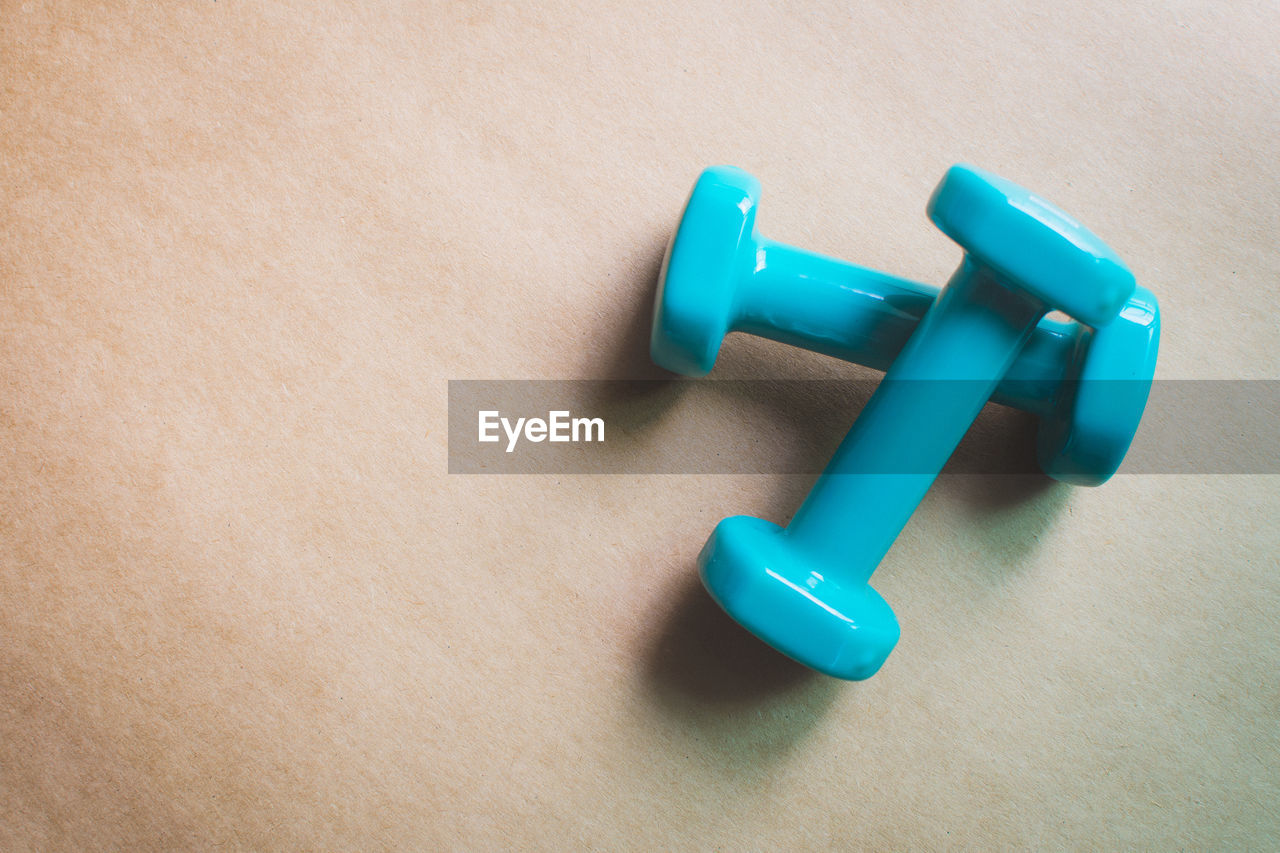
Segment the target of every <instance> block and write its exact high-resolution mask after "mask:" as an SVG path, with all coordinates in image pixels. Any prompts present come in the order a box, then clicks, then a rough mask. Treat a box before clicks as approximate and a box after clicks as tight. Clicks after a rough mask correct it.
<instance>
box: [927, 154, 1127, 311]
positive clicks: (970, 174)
mask: <svg viewBox="0 0 1280 853" xmlns="http://www.w3.org/2000/svg"><path fill="white" fill-rule="evenodd" d="M928 213H929V218H930V219H932V220H933V222H934V224H935V225H937V226H938V228H939V229H941V231H942V232H943V233H944V234H946V235H947V236H948V237H950V238H951V239H952V240H955V241H956V242H957V243H959V244H960V245H961V246H962V247H963V248H964V249H965V250H966V251H967V252H968V253H969V255H970V257H972V258H973V259H974V260H976V261H978V262H980V263H982V264H984V265H985V266H988V267H990V268H991V269H993V270H995V271H996V272H997V273H1000V274H1001V275H1002V277H1003V278H1005V279H1006V280H1007V281H1008V283H1009V284H1010V285H1011V286H1016V287H1018V288H1020V289H1023V290H1026V291H1027V292H1029V293H1031V294H1032V295H1033V296H1035V297H1037V298H1038V299H1040V300H1041V301H1043V302H1045V303H1046V304H1047V305H1049V307H1051V308H1056V309H1058V310H1060V311H1063V312H1064V313H1066V314H1069V315H1070V316H1072V317H1074V318H1075V319H1077V320H1079V321H1081V322H1082V323H1085V324H1086V325H1089V326H1094V327H1098V326H1103V325H1106V324H1107V323H1109V322H1110V321H1111V320H1112V319H1113V318H1114V317H1115V316H1116V314H1118V313H1119V311H1120V309H1121V307H1122V306H1123V305H1124V304H1125V302H1126V301H1127V300H1128V299H1129V297H1130V296H1131V295H1132V293H1133V288H1134V277H1133V273H1132V272H1130V271H1129V268H1128V267H1127V266H1125V263H1124V261H1122V260H1120V257H1119V256H1118V255H1117V254H1116V253H1115V252H1114V251H1112V249H1111V248H1110V247H1109V246H1107V244H1106V243H1104V242H1102V240H1101V239H1099V238H1098V237H1097V236H1096V235H1094V233H1093V232H1091V231H1089V230H1088V229H1087V228H1085V227H1084V226H1083V225H1081V224H1080V223H1078V222H1076V221H1075V220H1074V219H1072V218H1071V217H1070V216H1068V215H1067V214H1066V213H1063V212H1062V211H1061V210H1059V209H1058V208H1057V207H1056V206H1054V205H1053V204H1050V203H1049V202H1047V201H1045V200H1044V199H1042V198H1040V197H1039V196H1037V195H1036V194H1034V193H1032V192H1030V191H1029V190H1026V189H1024V188H1022V187H1020V186H1018V185H1017V184H1015V183H1013V182H1012V181H1007V180H1005V179H1004V178H1001V177H999V176H997V175H993V174H991V173H989V172H985V171H983V170H981V169H977V168H974V167H973V166H969V165H965V164H959V165H955V166H952V167H951V168H950V169H949V170H948V171H947V174H946V176H944V177H943V179H942V181H941V182H940V183H939V184H938V186H937V188H936V189H935V190H934V191H933V195H932V197H931V198H930V199H929V205H928Z"/></svg>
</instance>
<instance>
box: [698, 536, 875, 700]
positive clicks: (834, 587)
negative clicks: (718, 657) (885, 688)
mask: <svg viewBox="0 0 1280 853" xmlns="http://www.w3.org/2000/svg"><path fill="white" fill-rule="evenodd" d="M698 565H699V569H700V572H701V575H702V582H703V584H704V585H705V586H706V588H707V591H708V592H709V593H711V597H712V598H714V599H715V601H716V602H717V603H718V604H719V605H720V606H721V607H723V608H724V610H725V612H727V613H728V614H729V615H730V616H732V617H733V618H734V619H735V620H737V622H738V623H739V624H741V625H742V626H743V627H744V628H746V629H747V630H749V631H750V632H751V633H753V634H755V635H756V636H757V637H759V638H760V639H762V640H764V641H765V642H766V643H768V644H769V645H771V646H773V647H774V648H775V649H777V650H778V651H780V652H782V653H783V654H785V655H787V656H789V657H791V658H794V659H795V660H797V661H799V662H800V663H803V664H805V665H806V666H809V667H811V668H813V669H816V670H818V671H819V672H823V673H826V674H827V675H832V676H835V677H836V678H843V679H846V680H850V681H860V680H862V679H865V678H870V677H871V676H872V675H875V673H876V671H877V670H879V669H880V667H881V665H882V664H883V663H884V661H885V659H886V658H887V657H888V656H889V653H890V652H891V651H893V647H894V645H895V644H897V642H898V635H899V628H898V620H897V619H896V618H895V617H894V615H893V611H892V610H891V609H890V608H889V605H888V604H886V603H885V601H884V599H883V598H881V597H880V595H879V594H878V593H877V592H876V591H875V590H873V589H872V588H871V587H870V586H868V585H866V584H859V585H858V586H856V587H842V586H840V584H839V583H837V582H835V581H834V580H830V579H826V578H824V576H823V575H822V574H821V573H819V572H818V571H814V568H815V567H813V566H811V565H809V562H808V561H807V560H806V559H804V558H803V556H802V555H800V554H798V553H797V552H796V549H795V548H794V547H793V546H792V544H791V542H789V541H788V539H787V536H786V532H785V531H784V530H782V529H781V528H779V527H778V526H777V525H775V524H772V523H770V522H768V521H763V520H761V519H758V518H751V517H749V516H734V517H732V518H726V519H725V520H723V521H721V522H720V524H719V525H717V526H716V529H715V531H714V532H713V533H712V534H711V538H710V539H708V540H707V544H706V546H705V547H703V549H702V553H701V554H700V555H699V556H698Z"/></svg>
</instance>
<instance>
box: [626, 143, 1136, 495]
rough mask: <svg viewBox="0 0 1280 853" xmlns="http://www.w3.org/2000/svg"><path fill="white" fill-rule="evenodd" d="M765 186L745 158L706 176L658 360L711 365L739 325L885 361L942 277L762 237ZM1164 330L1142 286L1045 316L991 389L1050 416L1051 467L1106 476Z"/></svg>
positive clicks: (871, 363) (663, 281) (1081, 475)
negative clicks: (1112, 307) (1093, 310)
mask: <svg viewBox="0 0 1280 853" xmlns="http://www.w3.org/2000/svg"><path fill="white" fill-rule="evenodd" d="M759 199H760V184H759V182H758V181H757V180H756V179H755V178H753V177H752V176H751V175H749V174H747V173H746V172H744V171H742V170H741V169H735V168H733V167H731V166H718V167H714V168H711V169H707V170H706V171H705V172H703V173H702V175H701V177H699V178H698V181H697V183H696V184H695V185H694V188H693V191H692V193H691V194H690V196H689V200H688V202H687V203H686V205H685V209H684V213H683V215H682V216H681V218H680V224H679V226H678V227H677V229H676V232H675V235H674V236H673V237H672V240H671V243H670V245H669V247H668V249H667V257H666V261H665V262H664V264H663V269H662V275H661V277H660V281H659V288H658V296H657V300H656V306H655V311H654V320H653V331H652V336H651V341H650V350H651V352H652V354H653V359H654V361H655V362H657V363H658V364H660V365H661V366H663V367H666V368H667V369H669V370H673V371H675V372H677V373H682V374H685V375H687V376H702V375H704V374H705V373H707V372H708V371H710V370H711V367H712V365H713V364H714V363H715V359H716V355H717V353H718V352H719V350H720V344H721V341H722V340H723V339H724V336H725V335H726V334H727V333H728V332H730V331H742V332H747V333H750V334H755V335H760V336H762V337H766V338H771V339H773V340H778V341H782V342H783V343H788V344H792V345H795V346H799V347H804V348H806V349H811V350H815V351H817V352H821V353H825V354H827V355H832V356H835V357H837V358H842V359H845V360H846V361H852V362H856V363H858V364H863V365H866V366H868V367H873V368H876V369H878V370H887V369H888V367H889V365H890V364H891V363H892V362H893V359H894V358H895V356H897V354H898V352H899V351H900V350H901V349H902V347H903V346H904V345H905V344H906V342H907V338H908V337H910V335H911V333H912V331H913V330H914V329H915V327H916V324H917V323H919V321H920V318H921V317H923V316H924V314H925V312H926V311H927V310H928V309H929V306H931V305H932V304H933V302H934V300H935V299H936V298H937V296H938V290H937V288H935V287H931V286H929V285H927V284H919V283H916V282H913V281H908V280H906V279H902V278H897V277H895V276H892V275H887V274H885V273H881V272H876V271H874V270H870V269H866V268H864V267H860V266H856V265H854V264H849V263H845V262H843V261H838V260H835V259H832V258H827V257H823V256H821V255H817V254H814V253H811V252H806V251H804V250H802V249H797V248H793V247H791V246H786V245H784V244H782V243H777V242H774V241H772V240H767V239H764V238H762V237H760V236H759V234H757V233H756V231H755V215H756V207H757V205H758V203H759ZM1159 341H1160V312H1159V306H1158V304H1157V302H1156V298H1155V296H1153V295H1152V294H1151V293H1150V292H1149V291H1147V290H1144V289H1142V288H1137V289H1136V290H1135V291H1134V294H1133V296H1132V297H1130V299H1129V301H1128V303H1127V304H1126V305H1125V306H1124V308H1123V309H1122V310H1121V312H1120V317H1119V318H1118V319H1117V320H1116V322H1114V323H1111V324H1109V325H1107V326H1105V327H1102V328H1100V329H1091V328H1088V327H1086V326H1084V325H1082V324H1080V323H1076V322H1059V321H1056V320H1053V319H1049V318H1045V319H1043V320H1041V321H1040V323H1039V324H1038V325H1037V326H1036V329H1035V331H1034V332H1033V333H1032V336H1031V339H1030V340H1029V341H1028V343H1027V345H1026V346H1025V347H1024V348H1023V350H1022V352H1021V353H1019V355H1018V358H1017V360H1016V361H1015V362H1014V364H1013V365H1012V367H1011V368H1010V370H1009V372H1008V374H1007V375H1006V376H1005V378H1004V379H1003V381H1002V382H1001V384H1000V385H999V386H998V387H997V388H996V391H995V393H994V394H993V396H992V399H994V400H995V401H996V402H997V403H1003V404H1005V405H1009V406H1014V407H1016V408H1019V409H1023V410H1025V411H1028V412H1031V413H1033V414H1035V415H1037V416H1038V417H1039V418H1040V420H1041V426H1040V431H1039V435H1038V451H1039V459H1040V465H1041V468H1042V469H1043V470H1044V471H1045V473H1047V474H1049V475H1050V476H1052V477H1055V478H1057V479H1059V480H1063V481H1065V482H1070V483H1074V484H1077V485H1098V484H1099V483H1102V482H1104V481H1106V480H1107V478H1109V477H1110V476H1111V475H1112V474H1114V473H1115V471H1116V469H1117V468H1119V466H1120V463H1121V461H1122V460H1123V459H1124V455H1125V453H1126V452H1127V451H1128V449H1129V445H1130V443H1131V442H1132V441H1133V436H1134V433H1135V432H1136V431H1137V428H1138V422H1139V421H1140V420H1141V418H1142V412H1143V409H1144V408H1145V406H1146V402H1147V395H1148V392H1149V391H1150V388H1151V378H1152V376H1153V374H1154V372H1155V364H1156V353H1157V351H1158V348H1159Z"/></svg>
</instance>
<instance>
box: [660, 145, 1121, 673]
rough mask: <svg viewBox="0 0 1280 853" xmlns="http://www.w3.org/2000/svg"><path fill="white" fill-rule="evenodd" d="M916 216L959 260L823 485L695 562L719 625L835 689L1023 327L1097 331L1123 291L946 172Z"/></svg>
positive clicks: (740, 529)
mask: <svg viewBox="0 0 1280 853" xmlns="http://www.w3.org/2000/svg"><path fill="white" fill-rule="evenodd" d="M928 211H929V216H930V218H931V219H932V220H933V221H934V223H935V224H936V225H937V226H938V227H939V228H940V229H941V230H942V231H943V233H945V234H947V235H948V236H949V237H951V238H952V239H953V240H955V241H956V242H957V243H959V244H960V245H961V246H962V247H964V248H965V249H966V255H965V258H964V260H963V261H962V263H961V264H960V268H959V269H958V270H957V271H956V273H955V275H953V276H952V278H951V281H950V282H948V284H947V286H946V287H945V288H943V290H942V292H941V293H940V294H939V295H938V298H937V299H936V300H935V301H934V303H933V304H932V306H930V308H929V310H928V311H927V312H926V313H925V316H924V318H923V319H922V320H921V321H920V323H919V325H918V326H917V327H916V329H915V331H914V332H913V333H912V334H911V337H910V338H909V340H908V341H907V343H906V345H905V346H904V347H903V348H902V351H901V352H900V353H899V354H898V356H897V358H896V359H895V360H894V362H893V364H892V365H891V366H890V368H889V370H888V372H887V373H886V375H885V377H884V380H883V381H882V382H881V384H880V386H879V387H878V388H877V389H876V391H875V393H874V394H872V396H871V399H869V400H868V401H867V404H866V406H865V407H864V408H863V410H862V412H861V413H860V414H859V416H858V419H857V420H856V421H855V422H854V424H853V427H852V428H851V429H850V430H849V434H848V435H847V436H846V437H845V439H844V441H843V442H842V443H841V445H840V447H839V448H838V449H837V450H836V454H835V456H834V457H833V458H832V460H831V463H830V465H828V467H827V470H826V471H825V472H824V473H823V475H822V476H821V477H820V478H819V479H818V482H817V483H816V484H815V485H814V487H813V489H812V491H811V492H810V493H809V496H808V497H807V498H806V499H805V502H804V504H803V505H802V506H801V507H800V509H799V511H797V513H796V515H795V517H794V518H793V519H792V521H791V523H790V525H788V526H787V527H786V528H785V529H784V528H780V527H778V526H777V525H775V524H772V523H770V522H768V521H764V520H762V519H758V518H751V517H748V516H736V517H733V518H727V519H725V520H723V521H721V522H720V524H719V525H718V526H717V527H716V529H715V531H714V532H713V533H712V534H711V538H710V539H709V540H708V541H707V544H706V546H705V547H704V548H703V549H702V553H701V554H700V556H699V563H700V568H701V574H702V579H703V583H704V584H705V585H706V587H707V589H708V591H709V592H710V593H711V595H712V597H713V598H714V599H715V600H716V601H717V602H718V603H719V604H720V605H721V606H722V607H723V608H724V609H725V610H726V611H727V612H728V613H729V614H730V615H731V616H733V618H734V619H736V620H737V621H738V622H740V623H741V624H742V625H744V626H745V627H746V628H748V629H749V630H751V631H752V632H753V633H755V634H756V635H757V636H759V637H760V638H761V639H763V640H765V641H766V642H768V643H769V644H771V645H773V646H774V647H775V648H777V649H779V650H780V651H782V652H784V653H786V654H788V655H790V656H791V657H793V658H795V659H797V660H799V661H800V662H802V663H804V664H807V665H808V666H811V667H813V668H814V669H818V670H820V671H822V672H825V673H827V674H829V675H834V676H837V677H840V678H847V679H863V678H868V677H870V676H871V675H873V674H874V673H875V672H876V671H877V670H878V669H879V668H880V666H881V665H882V664H883V663H884V660H885V658H886V657H887V656H888V655H889V652H890V651H891V650H892V649H893V646H894V645H895V643H896V642H897V640H898V635H899V629H898V623H897V620H896V619H895V618H894V615H893V612H892V611H891V610H890V609H889V606H888V605H887V604H886V603H885V601H884V599H883V598H881V597H880V596H879V595H878V594H877V593H876V592H875V591H874V590H873V589H871V587H870V586H869V585H868V584H867V581H868V579H869V578H870V576H871V573H872V572H873V571H874V570H875V568H876V566H877V565H878V564H879V563H880V560H881V559H882V558H883V557H884V555H885V554H886V553H887V552H888V550H889V548H890V546H891V545H892V544H893V541H894V540H895V539H896V538H897V536H898V533H899V532H900V531H901V530H902V528H903V526H904V525H905V524H906V523H907V521H908V519H909V518H910V517H911V514H912V513H913V512H914V511H915V508H916V506H917V505H918V504H919V502H920V500H921V498H923V497H924V494H925V492H926V491H927V490H928V488H929V486H930V485H931V484H932V483H933V480H934V479H935V478H936V476H937V474H938V472H939V471H941V469H942V466H943V465H944V464H945V463H946V461H947V459H948V457H949V456H950V455H951V453H952V451H953V450H954V449H955V447H956V445H957V444H959V442H960V439H961V438H962V437H963V436H964V434H965V432H966V431H967V430H968V428H969V425H970V424H971V423H972V422H973V419H974V418H975V417H976V416H977V414H978V412H979V411H980V410H981V409H982V407H983V405H984V404H985V403H986V402H987V399H988V397H989V396H990V395H991V393H992V392H993V391H994V390H995V388H996V386H997V384H998V383H999V381H1000V379H1001V377H1003V376H1004V375H1005V373H1006V372H1007V371H1008V370H1009V368H1010V367H1011V366H1012V365H1013V363H1014V361H1015V359H1016V357H1017V355H1018V353H1019V351H1020V350H1021V349H1022V348H1023V346H1024V345H1025V344H1026V343H1027V341H1028V339H1029V338H1030V337H1031V335H1032V332H1033V331H1034V329H1035V328H1036V324H1037V323H1038V322H1039V321H1040V320H1041V319H1042V318H1043V317H1044V315H1045V314H1046V313H1047V312H1049V311H1051V310H1054V309H1057V310H1060V311H1063V312H1064V313H1066V314H1068V315H1069V316H1072V317H1075V318H1077V319H1078V320H1080V321H1081V322H1083V323H1085V324H1086V325H1088V326H1090V327H1093V328H1103V327H1105V326H1106V325H1107V324H1108V323H1109V322H1111V321H1112V320H1114V319H1115V318H1116V316H1117V315H1118V314H1119V312H1120V310H1121V309H1122V308H1123V307H1124V306H1125V304H1126V302H1128V300H1129V299H1130V297H1131V296H1132V295H1133V291H1134V279H1133V274H1132V273H1131V272H1130V271H1129V270H1128V268H1127V267H1125V265H1124V263H1123V262H1122V261H1121V260H1120V258H1119V257H1117V256H1116V255H1115V253H1114V252H1112V251H1111V250H1110V249H1109V248H1108V247H1107V246H1106V245H1104V244H1103V243H1102V241H1101V240H1099V239H1098V238H1097V237H1095V236H1094V235H1093V234H1092V233H1090V232H1089V231H1087V230H1086V229H1084V228H1083V227H1082V226H1080V225H1079V224H1078V223H1076V222H1075V221H1074V220H1072V219H1071V218H1069V217H1067V216H1066V215H1065V214H1063V213H1061V212H1060V211H1058V210H1057V208H1055V207H1053V206H1052V205H1050V204H1049V203H1047V202H1045V201H1043V200H1042V199H1040V198H1038V197H1037V196H1035V195H1033V194H1031V193H1029V192H1027V191H1026V190H1024V189H1022V188H1021V187H1018V186H1016V185H1015V184H1012V183H1010V182H1008V181H1005V180H1003V179H1001V178H998V177H996V176H994V175H990V174H987V173H984V172H981V171H979V170H977V169H973V168H971V167H967V166H953V167H952V168H951V169H950V170H949V171H948V172H947V175H946V176H945V177H944V178H943V180H942V182H941V183H940V184H939V185H938V187H937V189H936V190H935V191H934V193H933V196H932V197H931V198H930V200H929V206H928ZM673 262H674V258H673ZM869 472H876V473H869ZM882 472H889V473H882Z"/></svg>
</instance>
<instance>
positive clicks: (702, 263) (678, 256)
mask: <svg viewBox="0 0 1280 853" xmlns="http://www.w3.org/2000/svg"><path fill="white" fill-rule="evenodd" d="M759 198H760V182H759V181H757V180H756V179H755V178H754V177H752V176H751V175H749V174H747V173H746V172H744V171H743V170H741V169H737V168H734V167H733V166H714V167H712V168H710V169H706V170H705V171H703V173H702V175H700V176H699V177H698V180H697V182H696V183H695V184H694V185H693V190H692V192H690V193H689V200H688V201H687V202H686V203H685V208H684V213H683V214H682V215H681V217H680V225H679V227H678V228H677V229H676V233H675V234H674V235H673V236H672V237H671V242H670V243H669V244H668V245H667V253H666V257H665V258H663V261H662V272H661V273H660V274H659V276H658V294H657V299H656V305H657V309H656V312H655V315H654V323H653V331H652V334H651V335H650V340H649V349H650V352H651V354H652V356H653V359H654V361H655V362H657V363H658V364H660V365H662V366H663V367H666V368H667V369H668V370H673V371H675V372H676V373H681V374H683V375H685V376H704V375H706V374H707V373H708V372H709V371H710V370H711V367H712V365H714V364H715V363H716V355H717V354H718V353H719V352H720V343H721V342H722V341H723V340H724V336H725V335H727V334H728V333H729V331H730V330H731V328H732V323H733V320H734V314H735V309H734V297H735V295H736V291H737V289H738V284H739V280H740V279H739V277H740V276H741V275H744V274H749V272H750V267H749V266H747V268H746V269H744V268H743V265H744V263H745V264H748V265H749V264H750V262H751V258H750V257H749V255H750V252H749V249H750V247H751V246H752V244H753V243H754V236H755V221H756V204H757V202H758V201H759ZM744 249H747V250H748V251H747V252H746V253H744Z"/></svg>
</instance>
